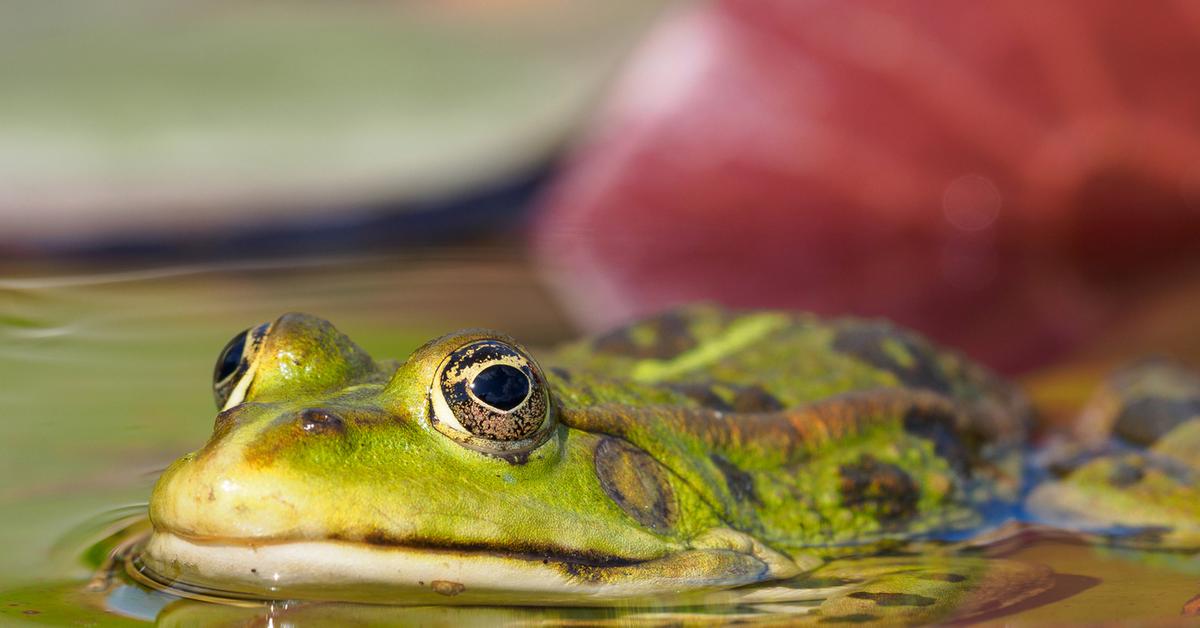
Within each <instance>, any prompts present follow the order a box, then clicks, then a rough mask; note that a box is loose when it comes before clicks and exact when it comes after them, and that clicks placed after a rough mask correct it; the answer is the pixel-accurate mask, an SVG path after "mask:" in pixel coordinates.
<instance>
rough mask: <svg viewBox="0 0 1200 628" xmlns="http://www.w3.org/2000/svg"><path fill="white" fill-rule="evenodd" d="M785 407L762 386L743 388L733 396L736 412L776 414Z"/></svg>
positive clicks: (738, 389) (737, 390)
mask: <svg viewBox="0 0 1200 628" xmlns="http://www.w3.org/2000/svg"><path fill="white" fill-rule="evenodd" d="M783 407H784V406H783V403H781V402H780V401H779V400H778V399H776V398H775V397H774V396H773V395H771V393H769V392H767V390H766V389H765V388H763V387H762V386H743V387H740V388H737V389H736V390H735V392H734V395H733V409H734V411H736V412H775V411H776V410H782V409H783Z"/></svg>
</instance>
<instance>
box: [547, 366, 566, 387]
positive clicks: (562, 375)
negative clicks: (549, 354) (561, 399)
mask: <svg viewBox="0 0 1200 628" xmlns="http://www.w3.org/2000/svg"><path fill="white" fill-rule="evenodd" d="M548 370H549V371H550V372H551V373H553V374H554V376H555V377H557V378H558V379H560V380H562V382H563V383H565V384H570V383H571V379H572V377H571V371H568V370H567V369H565V368H562V367H561V366H552V367H550V368H549V369H548Z"/></svg>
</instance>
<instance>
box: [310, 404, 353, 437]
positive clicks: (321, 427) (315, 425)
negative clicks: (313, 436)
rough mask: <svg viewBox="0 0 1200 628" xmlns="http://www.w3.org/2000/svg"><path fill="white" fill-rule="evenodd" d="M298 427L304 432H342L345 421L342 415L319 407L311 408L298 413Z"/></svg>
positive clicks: (344, 427)
mask: <svg viewBox="0 0 1200 628" xmlns="http://www.w3.org/2000/svg"><path fill="white" fill-rule="evenodd" d="M299 420H300V427H301V429H303V430H304V431H305V432H310V433H311V432H343V431H345V429H346V422H345V421H343V420H342V417H340V416H338V415H336V414H334V413H332V412H330V411H328V410H323V409H320V408H312V409H309V410H305V411H304V412H302V413H300V419H299Z"/></svg>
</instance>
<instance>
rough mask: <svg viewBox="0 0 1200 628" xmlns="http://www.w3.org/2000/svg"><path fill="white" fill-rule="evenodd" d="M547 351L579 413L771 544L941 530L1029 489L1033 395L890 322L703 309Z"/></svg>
mask: <svg viewBox="0 0 1200 628" xmlns="http://www.w3.org/2000/svg"><path fill="white" fill-rule="evenodd" d="M549 362H550V363H551V364H555V365H561V366H562V367H563V368H564V370H561V371H556V370H555V369H554V368H551V374H552V375H554V374H557V375H558V377H557V378H556V379H555V380H554V381H555V393H556V394H555V397H556V398H557V399H558V400H559V408H560V412H561V416H562V420H563V422H564V423H567V424H568V425H570V426H572V427H575V428H578V429H581V430H584V431H588V432H600V433H605V434H610V435H612V436H616V437H620V438H622V439H625V440H627V441H629V442H630V443H632V444H634V445H636V446H637V447H640V448H642V449H643V450H645V451H647V452H649V454H650V455H651V456H653V457H654V458H655V459H657V460H659V461H661V462H663V463H664V464H665V465H666V466H667V467H669V468H670V469H671V470H672V471H673V472H674V473H675V474H677V475H679V476H681V477H682V478H683V479H684V480H685V481H686V483H687V484H688V485H689V486H692V487H695V488H696V490H697V491H699V492H700V494H701V495H702V497H703V499H704V502H705V503H706V504H709V505H711V507H712V508H713V509H714V510H715V511H716V512H717V513H718V514H719V516H720V517H721V519H722V521H725V522H727V523H728V524H730V525H731V526H733V527H734V528H736V529H738V530H741V531H744V532H747V533H749V534H752V535H754V536H755V537H756V538H759V539H761V540H763V541H765V542H767V543H768V544H770V545H771V546H773V547H777V548H788V549H793V550H799V549H802V548H803V549H806V550H808V551H813V550H819V551H822V552H828V551H838V550H839V549H841V548H844V547H849V548H854V549H856V550H859V551H860V550H861V547H860V546H862V545H869V544H874V543H877V542H880V541H884V540H886V539H898V538H912V537H914V536H917V535H933V536H938V535H944V534H945V533H947V532H950V531H954V530H965V529H970V528H974V527H978V526H979V525H981V524H983V523H985V521H984V517H985V514H995V513H997V512H998V511H1003V510H1004V508H1003V505H1004V504H1006V503H1008V504H1011V503H1012V501H1013V500H1014V499H1015V498H1016V488H1017V487H1018V485H1019V482H1020V478H1019V471H1020V469H1019V465H1018V464H1016V456H1017V455H1018V453H1019V447H1020V445H1021V444H1022V443H1023V441H1024V438H1025V424H1026V420H1027V412H1026V408H1025V407H1024V405H1023V402H1022V401H1021V399H1020V397H1019V396H1018V395H1016V394H1015V393H1014V392H1013V391H1012V390H1011V389H1010V388H1008V387H1007V386H1006V385H1005V384H1003V383H1001V382H1000V381H998V380H996V379H995V378H993V377H992V376H991V375H990V374H988V373H986V372H984V371H983V370H982V369H980V368H979V367H977V366H975V365H972V364H969V363H967V362H965V361H964V360H962V359H961V358H959V357H958V356H956V355H953V354H949V353H946V352H944V351H940V350H938V349H936V348H935V347H933V346H931V345H930V344H929V343H927V342H926V341H925V340H924V339H922V338H920V337H918V336H916V335H914V334H911V333H907V332H903V331H901V330H898V329H895V328H893V327H891V326H889V325H886V324H883V323H879V322H874V321H860V320H841V321H832V322H826V321H821V320H818V319H816V318H812V317H806V316H796V315H790V314H783V313H776V312H766V313H755V314H744V315H736V316H735V315H731V314H729V313H727V312H724V311H722V310H719V309H716V308H711V307H692V308H689V309H682V310H675V311H672V312H669V313H666V314H664V315H661V316H658V317H655V318H652V319H649V320H646V321H643V322H640V323H637V324H635V325H633V326H630V327H626V328H623V329H619V330H616V331H614V332H612V333H609V334H607V335H604V336H600V337H598V338H594V339H591V340H587V341H583V342H581V343H578V344H575V345H572V346H569V347H566V348H564V349H562V350H561V351H560V352H559V353H558V354H556V355H555V356H554V357H553V358H552V359H551V360H549ZM997 506H999V508H997Z"/></svg>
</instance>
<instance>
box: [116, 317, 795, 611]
mask: <svg viewBox="0 0 1200 628" xmlns="http://www.w3.org/2000/svg"><path fill="white" fill-rule="evenodd" d="M567 385H569V384H568V383H567V382H566V378H564V377H563V376H562V375H559V374H556V373H553V372H548V371H545V370H543V369H542V368H541V367H540V366H539V365H538V363H537V361H536V360H535V359H534V357H533V356H532V355H531V354H530V352H529V351H528V350H527V349H525V348H524V347H522V346H521V345H520V344H519V343H517V342H516V341H515V340H513V339H512V338H510V337H508V336H507V335H505V334H502V333H499V332H495V331H489V330H478V329H476V330H466V331H460V332H456V333H452V334H449V335H446V336H442V337H440V338H437V339H435V340H432V341H430V342H428V343H426V344H425V345H424V346H422V347H420V348H419V349H417V350H416V351H415V352H414V353H413V354H412V355H411V356H410V357H409V358H408V359H407V360H405V361H404V362H402V363H395V362H383V361H375V360H373V359H372V358H371V357H370V356H369V355H368V354H367V353H366V352H365V351H363V350H362V349H361V348H359V347H358V346H357V345H356V344H355V343H354V342H352V341H351V340H350V339H349V338H347V337H346V336H345V335H344V334H342V333H340V332H339V331H338V330H336V329H335V328H334V327H333V325H331V324H330V323H328V322H327V321H324V320H322V319H320V318H316V317H313V316H309V315H305V314H286V315H284V316H282V317H280V318H279V319H277V320H275V321H274V322H271V323H266V324H262V325H258V326H256V327H253V328H250V329H248V330H246V331H244V332H242V333H240V334H238V335H237V336H235V337H234V339H233V340H232V341H231V342H230V343H229V344H228V345H227V346H226V347H225V349H224V350H223V351H222V352H221V354H220V357H219V358H218V360H217V366H216V369H215V373H214V384H213V389H214V394H215V397H216V400H217V405H218V408H219V409H220V412H219V414H217V417H216V421H215V426H214V429H213V434H212V436H211V438H210V439H209V441H208V443H207V444H205V445H204V446H203V447H202V448H201V449H199V450H198V451H196V452H194V453H191V454H188V455H186V456H184V457H182V458H181V459H179V460H178V461H176V462H175V463H174V464H172V465H171V466H170V467H169V468H168V469H167V470H166V472H164V474H163V475H162V477H161V478H160V479H159V481H158V483H157V485H156V487H155V489H154V493H153V496H152V499H151V504H150V517H151V520H152V523H153V526H154V532H153V534H152V536H151V538H150V539H149V541H148V542H147V543H146V545H145V547H144V548H143V551H142V553H141V555H140V558H139V559H138V567H139V569H140V570H141V573H142V574H144V575H148V576H149V577H151V578H153V579H154V580H156V581H158V582H167V583H171V584H173V585H174V586H175V588H176V590H179V591H183V592H187V591H194V590H210V591H211V590H216V591H220V592H223V593H224V594H228V595H234V596H249V597H260V598H263V597H266V598H280V597H286V598H325V599H328V598H331V597H332V598H336V599H343V600H347V599H348V600H371V601H380V600H384V601H394V600H396V599H398V598H397V596H401V597H402V598H403V599H404V600H413V601H418V602H429V601H435V602H436V601H445V600H446V599H447V598H448V597H453V598H455V601H479V602H488V601H502V602H504V603H524V602H528V603H547V602H553V601H554V600H555V599H557V597H558V596H569V597H571V599H574V600H576V601H577V600H578V597H579V595H580V594H581V592H582V593H583V594H584V595H588V596H593V597H594V598H595V599H597V600H601V599H627V598H629V597H637V596H640V595H655V594H657V593H659V592H661V591H663V590H667V589H669V590H673V591H679V590H705V589H707V588H712V587H727V586H733V585H740V584H746V583H750V582H757V581H761V580H766V579H771V578H776V577H781V576H787V575H790V574H793V573H796V571H797V566H796V565H795V563H793V562H792V561H791V560H789V559H788V558H786V557H784V556H782V555H780V554H777V553H775V552H772V551H771V550H769V549H767V548H765V547H763V546H761V545H760V544H758V543H756V542H754V541H753V540H751V539H749V537H746V536H744V535H741V534H740V533H736V532H733V531H732V530H729V529H727V528H725V527H723V526H722V525H721V523H720V521H719V519H718V517H717V515H716V514H714V511H713V509H712V508H710V507H709V506H708V505H706V504H705V503H704V501H703V500H702V499H701V498H700V497H699V496H698V493H697V492H696V491H694V490H692V488H690V487H689V486H688V485H687V484H686V483H685V482H683V481H681V480H680V479H679V477H678V476H676V475H675V474H673V473H672V472H671V471H670V470H669V466H668V465H664V464H662V461H659V460H655V459H654V458H652V457H651V456H650V455H648V454H646V453H645V452H644V451H642V450H640V449H638V448H636V447H634V446H633V445H630V444H629V443H627V442H625V441H622V440H620V439H616V438H612V437H609V436H605V435H603V434H596V433H590V432H587V431H582V430H578V429H574V428H571V427H568V426H567V425H565V424H564V423H563V422H562V421H560V420H559V413H558V411H557V406H556V400H555V394H554V391H555V390H556V389H559V388H561V387H563V386H567Z"/></svg>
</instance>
